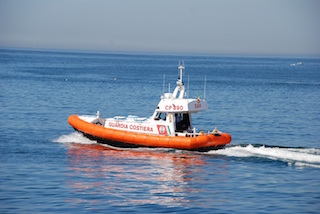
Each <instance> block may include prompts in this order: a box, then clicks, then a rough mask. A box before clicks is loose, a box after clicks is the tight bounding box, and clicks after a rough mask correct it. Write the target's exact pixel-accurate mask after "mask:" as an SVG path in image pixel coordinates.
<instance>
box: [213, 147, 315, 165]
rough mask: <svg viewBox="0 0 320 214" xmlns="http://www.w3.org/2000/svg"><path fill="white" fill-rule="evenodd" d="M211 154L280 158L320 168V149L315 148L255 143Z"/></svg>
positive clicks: (284, 160)
mask: <svg viewBox="0 0 320 214" xmlns="http://www.w3.org/2000/svg"><path fill="white" fill-rule="evenodd" d="M208 153H209V154H218V155H225V156H230V157H258V158H266V159H271V160H278V161H283V162H286V163H288V165H295V166H298V167H315V168H320V149H315V148H279V147H266V146H258V147H255V146H253V145H250V144H249V145H246V146H242V145H236V146H232V147H226V148H224V149H220V150H214V151H209V152H208Z"/></svg>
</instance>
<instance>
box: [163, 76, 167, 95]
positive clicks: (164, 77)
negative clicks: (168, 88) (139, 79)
mask: <svg viewBox="0 0 320 214" xmlns="http://www.w3.org/2000/svg"><path fill="white" fill-rule="evenodd" d="M165 84H166V75H165V74H163V85H162V94H163V95H164V85H165Z"/></svg>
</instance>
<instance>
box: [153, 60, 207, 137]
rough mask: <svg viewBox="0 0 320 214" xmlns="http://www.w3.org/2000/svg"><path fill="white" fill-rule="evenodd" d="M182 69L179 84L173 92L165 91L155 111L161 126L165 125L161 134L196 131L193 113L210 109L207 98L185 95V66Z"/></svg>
mask: <svg viewBox="0 0 320 214" xmlns="http://www.w3.org/2000/svg"><path fill="white" fill-rule="evenodd" d="M178 68H179V70H180V77H179V78H178V81H177V86H176V88H175V90H174V91H173V93H170V92H169V93H165V94H164V95H163V96H161V100H160V102H159V104H158V106H157V108H156V110H155V112H154V113H153V116H152V118H153V119H154V122H155V123H156V124H157V126H158V129H159V126H160V127H162V126H165V128H162V130H163V132H161V131H162V130H160V129H159V133H160V134H166V135H172V136H177V135H183V136H187V135H188V134H192V133H195V130H193V127H192V117H191V114H192V113H197V112H200V111H203V110H207V109H208V104H207V102H206V101H205V100H200V98H199V97H198V98H197V99H189V98H186V97H185V96H186V95H185V86H184V83H183V81H182V72H183V69H184V66H182V65H181V66H179V67H178ZM166 130H168V132H169V133H167V131H166Z"/></svg>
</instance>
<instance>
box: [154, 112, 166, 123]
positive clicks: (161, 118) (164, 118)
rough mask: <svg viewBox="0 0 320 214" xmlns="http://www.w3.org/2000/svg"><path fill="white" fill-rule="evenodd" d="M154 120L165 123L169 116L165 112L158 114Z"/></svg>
mask: <svg viewBox="0 0 320 214" xmlns="http://www.w3.org/2000/svg"><path fill="white" fill-rule="evenodd" d="M154 119H155V120H164V121H166V119H167V114H166V113H165V112H157V114H156V117H155V118H154Z"/></svg>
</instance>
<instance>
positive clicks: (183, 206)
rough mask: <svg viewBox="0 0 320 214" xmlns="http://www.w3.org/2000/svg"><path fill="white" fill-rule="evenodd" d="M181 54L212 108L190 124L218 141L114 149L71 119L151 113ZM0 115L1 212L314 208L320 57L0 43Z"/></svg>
mask: <svg viewBox="0 0 320 214" xmlns="http://www.w3.org/2000/svg"><path fill="white" fill-rule="evenodd" d="M179 60H184V63H185V66H186V70H185V73H184V76H183V78H184V82H185V84H186V88H187V89H188V96H189V97H197V96H200V98H205V99H206V100H207V102H208V104H209V109H208V110H207V111H205V112H201V113H198V114H195V115H193V118H192V119H193V120H192V121H193V125H194V126H196V127H197V128H198V130H199V131H200V130H204V131H208V130H209V131H212V130H213V129H214V127H217V128H218V130H220V131H223V132H228V133H230V134H231V136H232V142H231V144H230V145H228V146H226V147H225V148H224V149H221V150H216V151H209V152H205V153H200V152H190V151H181V150H174V149H146V148H141V149H140V148H139V149H121V150H120V149H115V148H109V147H106V146H104V145H100V144H97V143H96V142H94V141H90V140H89V139H87V138H85V137H84V136H82V135H81V134H79V133H77V132H75V131H74V130H73V129H72V128H71V127H70V126H69V124H68V122H67V119H68V116H69V115H71V114H80V115H82V114H89V115H94V114H96V112H97V111H98V110H99V111H100V114H101V117H114V116H119V115H123V116H126V115H138V116H142V117H148V116H151V114H152V113H153V111H154V109H155V108H156V106H157V104H158V102H159V100H160V96H161V95H162V94H163V92H168V90H169V83H170V86H171V89H170V90H171V91H172V90H173V89H174V86H175V82H176V80H177V77H178V68H177V66H178V61H179ZM300 62H302V63H300ZM205 79H206V81H205ZM163 85H165V87H163ZM204 85H206V87H204ZM205 88H206V89H205ZM0 118H1V119H0V130H1V132H0V213H121V212H133V213H142V212H143V213H171V212H173V213H178V212H179V213H290V214H291V213H319V212H320V58H307V57H303V58H298V57H271V56H268V57H245V56H199V55H196V56H193V55H173V54H172V55H165V54H134V53H96V52H72V51H70V52H66V51H65V52H62V51H50V50H46V51H44V50H20V49H10V50H9V49H1V50H0Z"/></svg>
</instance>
